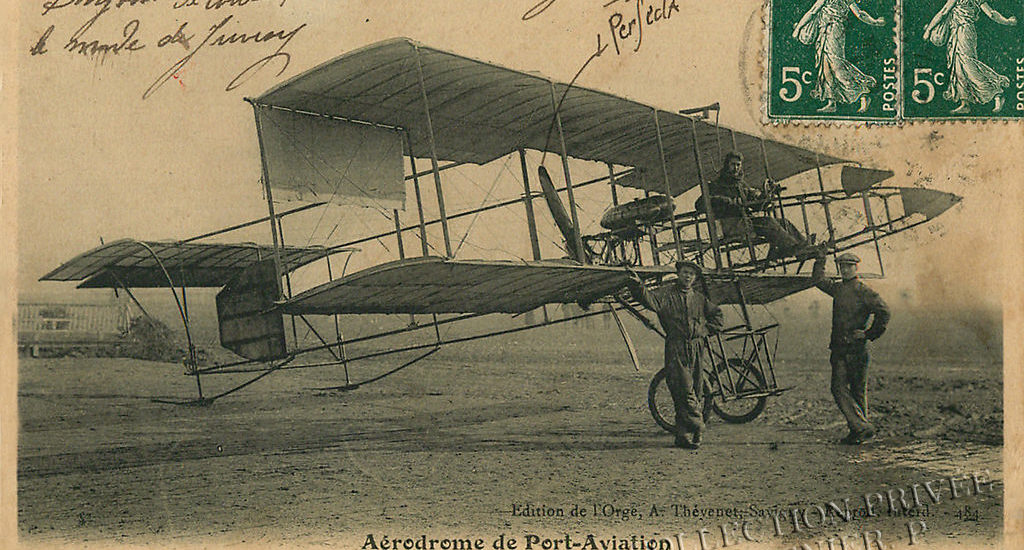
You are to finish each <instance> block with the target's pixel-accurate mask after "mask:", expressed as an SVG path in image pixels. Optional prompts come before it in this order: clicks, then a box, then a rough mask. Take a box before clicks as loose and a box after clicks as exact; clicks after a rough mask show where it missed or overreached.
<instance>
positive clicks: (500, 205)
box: [338, 169, 633, 255]
mask: <svg viewBox="0 0 1024 550" xmlns="http://www.w3.org/2000/svg"><path fill="white" fill-rule="evenodd" d="M631 173H633V170H632V169H626V170H622V171H619V172H616V173H615V176H616V177H622V176H625V175H628V174H631ZM607 180H608V177H607V176H600V177H597V178H594V179H591V180H587V181H585V182H582V183H577V184H575V185H574V186H573V187H575V188H576V189H579V188H581V187H586V186H589V185H593V184H595V183H601V182H603V181H607ZM565 190H566V187H558V188H556V189H555V191H558V192H561V191H565ZM533 196H534V195H531V198H532V197H533ZM523 200H524V198H522V197H520V198H515V199H509V200H507V201H503V202H497V203H494V204H489V205H487V206H482V207H480V208H474V209H472V210H465V211H462V212H459V213H457V214H452V215H451V216H448V220H454V219H458V218H463V217H466V216H472V215H474V214H478V213H480V212H486V211H488V210H495V209H498V208H504V207H506V206H510V205H513V204H516V203H518V202H522V201H523ZM437 223H441V220H440V219H434V220H429V221H426V222H424V225H434V224H437ZM414 228H415V226H406V227H403V228H402V231H409V230H411V229H414ZM421 231H423V230H422V229H421ZM394 234H395V232H394V230H391V231H385V232H383V233H378V234H376V235H370V236H368V237H360V238H358V239H354V240H352V241H349V242H346V243H342V244H340V245H338V246H339V247H346V246H352V245H356V244H362V243H365V242H370V241H375V240H377V239H382V238H384V237H390V236H391V235H394ZM424 246H425V245H424ZM425 255H426V254H425Z"/></svg>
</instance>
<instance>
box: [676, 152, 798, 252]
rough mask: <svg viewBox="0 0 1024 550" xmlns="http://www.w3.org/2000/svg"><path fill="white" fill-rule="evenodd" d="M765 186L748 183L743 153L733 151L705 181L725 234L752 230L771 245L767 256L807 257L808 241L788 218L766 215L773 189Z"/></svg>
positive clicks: (701, 206) (699, 201) (700, 206)
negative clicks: (718, 171) (710, 177)
mask: <svg viewBox="0 0 1024 550" xmlns="http://www.w3.org/2000/svg"><path fill="white" fill-rule="evenodd" d="M769 184H770V185H774V184H771V183H770V182H769V183H768V184H766V185H765V188H764V189H758V188H757V187H755V186H753V185H750V184H748V183H747V182H746V181H744V177H743V155H741V154H740V153H739V152H737V151H732V152H730V153H727V154H726V155H725V158H724V159H723V161H722V171H721V172H720V173H719V174H718V178H717V179H716V180H714V181H712V182H711V183H710V184H708V191H709V193H710V201H711V210H712V211H713V212H714V214H715V219H717V220H718V222H719V223H720V224H721V226H722V232H723V233H725V234H726V235H728V236H735V235H743V234H744V233H745V232H748V231H753V232H754V234H755V235H758V236H759V237H763V238H764V239H765V240H767V241H768V244H769V246H770V248H769V250H768V259H769V260H775V259H781V258H785V257H788V256H796V257H798V258H800V259H807V258H810V257H811V255H813V253H814V249H813V248H811V247H810V244H811V243H810V241H809V240H808V239H805V238H804V236H803V235H802V234H801V233H800V231H799V230H798V229H797V228H796V226H794V225H793V224H792V223H791V222H790V221H789V220H786V219H782V218H779V219H777V218H773V217H771V216H767V215H765V212H766V211H767V210H768V209H770V208H771V203H772V195H773V189H769V188H768V185H769ZM695 206H696V207H697V210H698V211H703V210H704V198H703V197H699V198H698V199H697V203H696V205H695Z"/></svg>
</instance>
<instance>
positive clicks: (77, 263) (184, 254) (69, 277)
mask: <svg viewBox="0 0 1024 550" xmlns="http://www.w3.org/2000/svg"><path fill="white" fill-rule="evenodd" d="M334 252H337V250H333V249H329V248H323V247H309V248H299V247H284V248H282V249H281V264H282V269H284V270H286V271H290V270H294V269H296V268H298V267H300V266H303V265H305V264H308V263H310V262H312V261H314V260H316V259H318V258H323V257H325V256H328V255H330V254H333V253H334ZM273 257H274V248H273V247H271V246H263V245H256V244H213V243H180V242H173V241H136V240H134V239H122V240H118V241H113V242H110V243H107V244H105V245H102V246H100V247H97V248H94V249H92V250H90V251H88V252H85V253H82V254H80V255H78V256H77V257H75V258H73V259H71V260H69V261H67V262H65V263H64V264H62V265H61V266H60V267H58V268H57V269H55V270H53V271H51V272H50V273H47V274H46V275H44V276H43V277H42V278H41V279H40V280H41V281H83V282H82V283H81V284H80V285H78V286H79V288H117V287H128V288H133V287H134V288H154V287H167V286H171V285H173V286H191V287H220V286H224V285H225V284H226V283H227V282H228V281H230V280H231V279H232V278H234V277H235V276H236V275H238V274H239V273H240V272H241V271H242V270H244V269H245V268H247V267H250V266H252V265H254V264H256V263H257V262H259V261H260V260H267V259H270V258H273Z"/></svg>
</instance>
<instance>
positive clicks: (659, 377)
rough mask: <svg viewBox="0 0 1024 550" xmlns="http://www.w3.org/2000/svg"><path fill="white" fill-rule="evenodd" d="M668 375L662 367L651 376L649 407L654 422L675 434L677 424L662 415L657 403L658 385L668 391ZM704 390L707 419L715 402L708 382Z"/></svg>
mask: <svg viewBox="0 0 1024 550" xmlns="http://www.w3.org/2000/svg"><path fill="white" fill-rule="evenodd" d="M666 376H668V373H667V372H666V371H665V369H661V370H659V371H658V372H657V373H655V375H654V378H651V384H650V386H648V388H647V408H648V409H650V411H651V416H652V417H654V422H656V423H657V424H658V426H661V429H663V430H665V431H666V432H668V433H670V434H675V433H676V425H675V424H674V423H673V422H670V421H669V420H668V419H667V418H665V417H664V416H662V415H661V412H660V411H658V405H657V403H658V397H657V396H658V387H659V386H664V388H665V389H664V390H662V391H664V392H666V393H668V383H667V382H665V377H666ZM704 392H705V393H704V410H703V416H704V418H705V419H707V417H708V415H709V414H711V410H712V407H713V406H714V404H713V403H712V397H711V392H710V387H708V385H707V383H706V382H705V384H704ZM672 414H673V417H674V415H675V411H672ZM673 420H674V419H673Z"/></svg>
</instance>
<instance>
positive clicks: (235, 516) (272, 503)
mask: <svg viewBox="0 0 1024 550" xmlns="http://www.w3.org/2000/svg"><path fill="white" fill-rule="evenodd" d="M997 328H998V327H997ZM893 330H894V334H896V336H894V337H893V340H892V341H893V342H896V341H900V342H902V343H903V344H904V345H906V344H907V342H908V341H909V340H910V339H912V334H910V333H900V332H899V331H900V330H901V329H900V326H899V324H898V323H897V324H896V326H895V327H894V329H893ZM636 332H638V331H634V333H636ZM962 333H963V332H962V331H960V332H958V334H962ZM819 336H820V335H813V338H807V339H806V341H807V342H813V345H811V344H808V345H806V346H804V347H793V346H790V347H786V346H783V347H781V348H780V351H779V356H778V365H777V373H778V376H779V378H780V382H781V384H782V385H783V386H794V388H793V389H792V390H790V391H787V392H786V393H784V394H782V395H781V396H779V397H776V398H773V399H771V400H770V401H769V404H768V408H767V410H766V411H765V413H764V414H762V415H761V416H760V417H759V418H757V419H756V420H754V421H753V422H750V423H748V424H742V425H732V424H726V423H724V422H722V421H720V420H717V419H715V420H713V421H712V422H711V423H710V424H709V434H708V436H707V439H706V442H705V445H704V446H703V448H701V449H700V450H699V451H697V452H692V451H686V450H681V449H675V448H672V447H671V445H670V444H671V437H669V436H668V435H667V433H665V432H663V431H662V430H660V429H659V428H658V427H657V426H656V425H655V424H654V422H653V421H652V419H651V417H650V414H649V412H648V410H647V405H646V390H647V383H648V381H649V380H650V377H651V376H652V375H653V373H654V371H655V370H656V369H657V368H658V367H659V363H660V358H659V353H660V350H659V349H658V346H657V341H655V340H654V339H652V338H650V337H649V336H636V338H637V345H638V348H639V349H640V351H641V359H642V362H643V366H644V370H643V371H642V372H641V373H636V372H634V371H633V369H632V367H630V366H629V365H628V360H627V359H626V356H625V352H624V350H623V349H622V346H621V339H620V337H619V336H618V334H617V333H616V332H614V329H609V328H608V327H607V325H599V326H589V327H588V326H581V327H566V328H563V329H551V330H548V331H546V332H545V331H530V332H524V333H518V334H513V335H509V336H506V337H503V338H501V339H492V340H485V341H481V342H476V343H472V344H464V345H459V346H454V347H451V348H446V349H444V350H442V351H441V352H438V353H437V354H434V355H432V356H431V357H429V358H427V359H426V360H424V361H423V362H421V363H419V364H417V365H415V366H413V367H410V368H409V369H406V370H403V371H402V372H400V373H398V374H395V375H393V376H391V377H388V378H386V379H384V380H382V381H380V382H377V383H375V384H370V385H367V386H364V387H361V388H359V389H357V390H354V391H347V392H343V391H337V390H329V389H317V388H323V387H326V386H332V385H337V384H340V383H342V382H343V381H344V375H343V373H342V371H341V369H340V368H332V369H306V370H294V371H289V372H287V373H275V374H273V375H271V376H269V377H268V378H267V379H265V380H261V381H259V382H257V383H255V384H253V385H252V386H250V387H248V388H246V389H245V390H243V391H240V392H238V393H236V394H232V395H231V396H228V397H226V398H224V399H221V400H219V401H217V402H216V403H215V404H213V405H212V406H206V407H188V406H176V405H168V404H162V403H157V402H154V401H153V399H154V398H181V397H190V396H191V395H193V394H194V391H195V385H194V382H193V381H192V379H190V378H187V377H184V376H182V375H181V372H182V367H181V366H180V365H173V364H167V363H154V362H145V361H139V360H128V359H111V358H51V359H28V358H25V359H23V360H22V361H21V364H20V369H19V373H20V381H19V414H20V426H21V432H20V438H19V459H18V482H19V486H18V499H19V502H18V515H19V518H18V520H19V530H20V536H21V542H22V543H23V544H25V545H29V546H46V547H49V546H53V545H56V544H75V545H82V544H84V545H99V544H108V543H110V542H111V541H114V542H122V543H149V544H158V545H161V546H175V547H179V546H183V545H193V544H195V545H204V546H205V545H227V546H232V547H239V546H244V547H248V546H254V545H255V546H278V545H290V544H296V543H297V544H302V545H312V546H332V547H340V548H387V547H388V546H384V542H383V541H385V540H386V542H387V543H390V542H391V541H392V539H415V540H414V541H413V543H410V544H412V545H411V546H408V548H420V547H419V546H415V544H414V543H415V542H416V541H418V540H420V537H421V536H424V537H426V538H425V539H424V541H425V542H426V543H428V544H429V539H431V538H436V539H439V540H440V539H470V540H471V541H475V540H476V539H479V540H480V541H481V542H480V544H482V545H483V546H482V547H484V548H495V547H496V544H495V543H496V542H497V541H498V540H499V539H500V540H503V541H507V540H508V539H518V546H517V548H516V549H515V550H522V549H523V548H531V549H532V548H544V547H545V546H544V539H546V538H550V539H552V541H550V542H549V543H548V546H547V548H555V546H554V545H555V543H554V542H553V540H554V539H558V541H559V542H558V544H559V545H560V546H558V548H563V549H564V548H565V546H564V544H565V539H566V537H569V543H570V550H572V548H575V549H580V548H584V549H585V548H590V547H594V548H599V549H603V548H641V547H644V546H643V544H642V543H644V541H646V542H650V543H652V544H653V543H663V541H669V542H670V543H671V545H672V546H671V548H679V546H678V543H679V542H682V543H683V547H685V548H688V549H693V548H700V547H701V545H700V539H699V535H698V531H699V530H700V529H701V528H706V529H707V530H708V533H709V534H708V535H707V536H706V541H705V545H706V548H707V549H711V548H721V547H723V538H722V527H721V526H722V525H723V524H728V523H729V522H732V521H739V522H741V523H738V524H736V525H735V527H736V528H739V527H741V526H742V525H743V524H742V522H743V521H746V522H747V527H748V529H749V533H750V534H751V538H754V539H757V540H758V541H760V542H761V543H762V544H768V545H772V546H778V547H789V548H792V547H794V546H798V545H799V544H800V543H805V544H807V545H809V547H810V548H812V549H816V548H818V546H817V545H818V544H819V542H822V541H825V540H826V539H827V538H829V537H830V536H831V537H835V536H837V535H841V536H847V537H848V538H847V541H848V542H847V548H849V549H850V550H852V549H854V548H863V547H864V541H863V537H864V535H863V533H864V532H866V531H867V532H871V531H874V530H877V531H878V532H879V536H880V537H881V540H882V541H883V543H884V545H885V546H884V547H885V548H886V549H892V548H900V549H901V548H907V547H908V546H909V542H910V538H909V537H910V535H909V531H908V523H910V522H913V521H923V522H924V523H925V524H926V526H927V531H926V532H925V533H924V534H923V535H921V536H920V538H919V539H918V542H922V541H923V542H924V543H926V544H925V545H924V547H927V545H928V544H933V545H944V544H946V543H949V542H959V543H964V544H969V545H975V544H977V545H982V544H984V545H986V546H988V545H990V544H992V545H997V544H998V542H999V537H1000V533H1001V529H1002V516H1003V504H1002V502H1003V499H1002V491H1003V487H1002V483H1001V480H1002V463H1001V453H1002V435H1001V434H1002V372H1001V366H1000V362H1001V361H1000V359H999V357H998V351H994V352H992V350H993V349H994V350H998V347H996V346H998V342H995V343H993V342H979V341H977V339H974V340H971V341H970V342H967V341H964V342H960V343H959V344H949V342H948V341H944V338H945V337H944V336H943V335H941V334H937V335H936V334H933V335H932V338H934V342H935V346H936V347H941V346H943V345H945V346H952V347H951V348H950V349H951V350H953V351H950V350H945V349H940V350H939V352H937V353H933V354H928V353H923V352H921V353H918V352H915V353H909V352H908V351H907V350H908V349H910V348H897V347H895V344H891V345H890V347H889V348H886V347H885V345H884V344H881V345H880V346H879V347H878V348H877V350H876V352H875V354H874V357H873V362H872V370H871V373H872V377H871V386H870V394H869V395H870V398H869V399H870V403H871V407H872V414H873V418H874V420H875V421H876V422H877V424H878V425H879V427H880V432H881V437H879V438H878V440H877V441H876V442H874V443H871V444H869V445H865V446H861V447H848V446H840V445H837V444H836V443H835V441H836V440H837V439H838V438H839V437H840V436H842V435H843V434H844V433H845V425H844V423H843V422H842V421H841V417H840V416H839V414H838V411H837V410H836V408H835V405H834V404H833V402H832V400H831V395H830V394H829V393H828V367H827V350H825V349H824V346H823V342H824V338H821V337H819ZM977 349H983V350H989V351H990V352H991V353H978V352H977ZM957 350H959V351H957ZM403 359H404V358H388V359H387V360H386V361H385V360H381V361H369V362H361V363H357V364H355V365H353V366H352V375H353V376H354V377H355V378H357V379H361V378H364V377H366V376H371V375H373V374H375V373H378V372H381V371H382V370H384V369H387V368H391V367H394V366H396V365H398V364H400V363H401V360H403ZM244 380H245V378H243V377H240V376H237V375H234V376H231V377H228V376H220V377H212V376H208V377H204V378H203V385H204V392H205V393H206V394H207V395H211V394H214V393H216V392H217V391H220V390H223V389H227V388H229V387H231V385H232V384H235V383H239V382H241V381H244ZM976 472H982V473H983V475H982V479H983V480H984V479H985V476H987V479H989V480H994V483H988V484H986V483H982V484H981V488H982V492H981V493H980V494H977V493H975V491H974V486H973V483H972V482H971V481H955V482H954V484H955V485H956V486H957V488H958V490H959V492H960V494H959V495H958V497H957V498H952V496H951V493H950V487H949V485H950V484H949V481H948V478H949V477H950V476H957V475H960V476H963V475H970V474H972V473H976ZM944 479H945V481H941V482H938V483H936V481H937V480H944ZM925 482H932V483H931V488H932V489H933V490H935V491H936V492H937V497H938V499H939V501H938V502H937V503H936V502H934V501H933V500H932V499H931V497H930V496H929V495H928V493H927V492H926V490H925V488H924V485H923V484H924V483H925ZM915 484H916V485H918V489H919V496H920V499H921V501H922V506H919V507H915V508H914V509H913V510H911V511H910V512H908V513H906V514H891V513H887V512H886V510H885V508H886V504H885V503H884V502H882V497H881V496H878V497H869V500H871V502H872V504H873V508H874V509H876V510H878V511H880V513H879V514H878V515H877V516H875V517H865V516H864V513H865V511H866V510H865V502H864V501H865V497H864V495H865V494H868V493H871V494H874V493H883V494H884V493H885V492H886V491H888V490H889V489H893V490H896V489H904V490H905V491H906V492H907V497H906V499H907V500H908V501H909V502H910V503H911V504H913V500H912V497H911V496H910V494H911V489H912V487H913V486H914V485H915ZM897 492H898V491H897ZM844 499H849V507H850V509H851V512H852V515H853V519H852V520H851V521H849V522H845V521H839V522H838V523H836V524H835V525H834V526H833V525H826V526H824V527H822V526H820V521H819V518H818V515H817V514H818V512H817V508H816V506H821V507H823V508H826V509H828V505H827V503H829V502H832V503H836V504H837V505H839V506H840V507H842V506H844V505H843V500H844ZM925 504H927V506H924V505H925ZM794 508H795V509H797V510H799V511H800V512H798V513H797V514H795V515H796V517H797V518H798V520H803V519H806V521H807V523H803V522H802V521H800V523H799V525H800V529H799V531H797V530H796V529H795V528H794V522H793V516H794V514H793V512H792V510H793V509H794ZM695 509H696V510H695ZM574 510H576V512H574ZM579 510H583V513H584V514H585V515H581V514H580V513H579ZM780 511H781V515H780V514H779V512H780ZM531 512H532V513H531ZM773 514H775V515H776V516H777V517H778V518H779V529H778V531H776V529H775V527H774V525H773V521H772V519H771V516H772V515H773ZM538 516H539V517H538ZM908 516H909V517H908ZM911 527H912V528H917V527H918V524H916V523H915V524H913V525H911ZM728 533H729V534H730V537H731V538H730V539H729V540H726V541H725V542H726V543H729V546H730V547H732V546H733V545H735V546H736V547H737V548H744V547H753V546H754V544H753V543H751V542H749V540H746V539H743V538H742V534H741V533H740V531H738V530H736V529H735V528H733V529H732V530H728ZM780 533H781V534H780ZM588 535H589V536H592V538H589V539H588ZM385 536H386V537H387V539H384V538H383V537H385ZM874 536H875V535H874V534H870V533H869V535H868V537H869V539H870V538H871V537H874ZM370 537H372V541H371V539H370ZM613 537H615V538H614V539H613ZM641 537H642V538H641ZM602 542H603V543H604V544H602ZM528 543H529V544H528ZM437 544H438V545H440V544H441V543H440V542H438V543H437ZM638 544H640V545H639V546H638ZM609 545H610V546H609ZM622 545H625V546H622ZM649 547H658V546H656V545H654V546H649ZM661 547H664V546H661ZM916 547H918V546H915V548H916ZM437 548H442V546H437ZM822 548H827V546H822ZM836 548H838V546H837V547H836Z"/></svg>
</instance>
